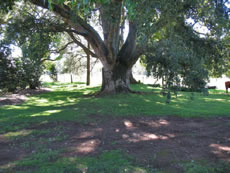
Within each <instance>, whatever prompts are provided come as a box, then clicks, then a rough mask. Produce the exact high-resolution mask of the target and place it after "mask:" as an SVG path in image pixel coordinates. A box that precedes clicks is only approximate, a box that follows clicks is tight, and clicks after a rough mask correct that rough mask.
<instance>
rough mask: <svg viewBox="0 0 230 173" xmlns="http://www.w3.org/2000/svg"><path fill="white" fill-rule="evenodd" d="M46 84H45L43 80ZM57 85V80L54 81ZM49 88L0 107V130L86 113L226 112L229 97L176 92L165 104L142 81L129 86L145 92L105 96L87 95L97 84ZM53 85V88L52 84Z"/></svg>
mask: <svg viewBox="0 0 230 173" xmlns="http://www.w3.org/2000/svg"><path fill="white" fill-rule="evenodd" d="M47 85H48V84H47ZM58 85H59V84H58ZM49 87H50V88H52V90H53V91H52V92H48V93H43V94H40V95H36V96H32V97H29V98H28V100H27V101H26V102H25V103H23V104H21V105H11V106H3V107H1V108H0V127H1V128H0V131H4V129H8V128H10V127H12V124H13V127H14V128H15V130H16V129H17V128H21V127H24V126H29V125H30V123H31V122H39V121H44V120H47V121H57V120H60V121H63V120H71V121H90V119H89V118H88V115H94V114H99V115H104V116H143V115H146V116H168V115H175V116H182V117H191V116H192V117H199V116H203V117H205V116H229V115H230V114H229V112H230V107H229V102H230V97H229V95H224V94H220V93H218V94H216V93H215V94H209V96H202V95H201V93H194V100H191V99H190V97H191V93H189V92H178V96H177V98H176V97H175V95H174V94H173V93H172V99H171V101H170V103H169V104H166V96H163V95H161V94H160V89H159V88H153V87H150V86H146V85H143V84H139V85H133V86H131V87H132V89H135V90H136V91H142V92H147V93H140V94H119V95H111V96H105V97H94V96H87V97H85V95H87V94H88V93H90V94H91V93H95V92H97V91H99V89H100V88H99V87H86V86H85V85H84V84H81V83H74V84H60V86H56V85H54V84H53V85H50V86H49ZM55 87H56V88H55Z"/></svg>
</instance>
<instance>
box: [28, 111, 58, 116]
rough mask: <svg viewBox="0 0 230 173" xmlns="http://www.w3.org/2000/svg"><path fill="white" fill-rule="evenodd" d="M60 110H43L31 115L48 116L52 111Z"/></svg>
mask: <svg viewBox="0 0 230 173" xmlns="http://www.w3.org/2000/svg"><path fill="white" fill-rule="evenodd" d="M58 112H61V110H48V111H44V112H40V113H37V114H32V115H31V117H36V116H50V115H52V114H54V113H58Z"/></svg>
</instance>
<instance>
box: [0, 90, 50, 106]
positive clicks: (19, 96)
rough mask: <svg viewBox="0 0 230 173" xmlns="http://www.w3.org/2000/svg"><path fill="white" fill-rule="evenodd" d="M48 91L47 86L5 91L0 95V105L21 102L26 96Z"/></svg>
mask: <svg viewBox="0 0 230 173" xmlns="http://www.w3.org/2000/svg"><path fill="white" fill-rule="evenodd" d="M49 91H50V89H48V88H42V89H36V90H32V89H25V90H21V91H18V92H16V93H13V94H12V93H7V94H4V95H0V106H4V105H16V104H21V103H23V102H24V101H25V100H27V98H28V96H32V95H37V94H42V93H46V92H49Z"/></svg>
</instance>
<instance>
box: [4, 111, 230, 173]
mask: <svg viewBox="0 0 230 173" xmlns="http://www.w3.org/2000/svg"><path fill="white" fill-rule="evenodd" d="M91 119H92V122H94V123H86V124H79V123H73V122H63V123H46V122H44V123H42V124H39V125H33V126H31V127H30V128H29V129H23V130H22V131H20V132H18V133H19V134H20V135H19V136H17V137H15V138H9V137H7V135H6V134H0V168H5V167H10V166H12V165H10V164H9V163H11V162H13V161H15V160H20V159H22V158H23V157H25V156H28V155H30V154H31V153H36V152H37V150H38V146H40V147H43V146H45V147H47V148H49V149H50V150H56V149H60V148H61V149H65V152H63V154H62V157H70V156H72V157H83V156H96V155H99V154H101V153H102V152H103V151H110V150H117V149H118V150H121V151H122V152H124V153H127V154H128V155H130V156H132V157H134V158H135V159H136V162H137V163H138V164H140V165H143V166H144V167H150V168H154V169H155V168H156V169H159V170H164V171H166V172H167V171H168V172H170V173H174V172H175V173H179V172H184V171H183V163H185V162H192V161H194V160H204V161H207V162H212V163H217V162H219V161H221V160H223V161H227V162H230V117H228V118H227V117H226V118H209V119H203V118H186V119H185V118H179V117H165V118H164V117H160V118H159V117H139V118H138V117H127V118H112V117H109V118H106V117H101V116H97V115H92V116H91ZM34 131H36V132H40V133H36V134H35V133H33V132H34ZM42 132H44V133H42ZM8 136H10V135H9V134H8ZM11 136H13V135H11ZM15 136H16V135H15ZM0 172H1V169H0Z"/></svg>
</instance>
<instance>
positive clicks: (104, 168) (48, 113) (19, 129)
mask: <svg viewBox="0 0 230 173" xmlns="http://www.w3.org/2000/svg"><path fill="white" fill-rule="evenodd" d="M44 86H45V87H49V88H51V89H52V92H48V93H44V94H40V95H34V96H31V97H29V99H28V100H27V101H26V102H24V103H22V104H20V105H8V106H2V107H0V172H1V171H2V172H41V173H43V172H47V173H52V172H55V173H64V172H87V173H113V172H114V173H119V172H130V173H131V172H136V173H142V172H143V173H145V172H156V173H167V172H170V170H171V172H173V171H175V172H177V171H182V172H183V171H184V172H186V173H190V172H194V173H206V172H207V173H225V172H226V171H228V172H230V166H229V164H228V160H229V161H230V155H229V153H230V149H228V148H230V146H229V143H230V136H229V135H228V133H227V132H226V130H228V129H229V130H230V119H229V117H230V95H226V94H224V91H218V90H210V94H209V96H203V95H202V94H201V93H189V92H179V93H178V95H177V97H176V96H174V95H172V99H171V102H170V104H166V98H165V97H164V96H162V95H161V94H160V91H161V89H160V88H152V87H150V86H147V85H141V84H140V85H133V86H132V89H133V90H136V91H141V93H140V94H120V95H113V96H106V97H95V96H90V94H92V93H94V92H96V91H98V90H99V87H86V86H85V85H84V84H81V83H74V84H61V83H58V84H55V83H46V84H44ZM171 117H172V118H173V119H170V118H171ZM150 122H152V124H151V123H150ZM122 123H123V124H122ZM183 123H184V124H185V126H184V127H182V126H180V124H182V125H183ZM186 123H187V124H186ZM147 126H149V129H147V128H146V127H147ZM222 126H223V128H222ZM110 127H111V128H110ZM156 127H160V128H161V129H160V130H159V131H158V133H157V134H156V133H153V132H154V131H156V129H155V128H156ZM166 127H167V128H166ZM177 127H178V129H180V128H181V133H182V132H183V139H179V135H178V132H177V131H176V130H177ZM186 127H188V128H187V129H190V130H191V131H187V130H186ZM214 127H215V128H216V129H214ZM217 127H220V128H217ZM207 128H213V129H212V130H210V131H209V133H212V134H209V133H208V131H207V132H205V134H203V133H204V132H203V131H204V130H207ZM105 129H106V130H105ZM184 129H185V130H184ZM217 129H218V130H217ZM110 130H114V131H115V132H117V133H121V136H119V135H117V134H114V135H111V134H113V133H115V132H114V131H111V132H110ZM157 130H158V129H157ZM164 130H167V133H166V132H164ZM220 130H222V131H223V132H222V131H220ZM104 131H106V132H104ZM184 131H185V132H184ZM215 132H216V133H217V134H216V135H217V137H218V135H219V138H220V139H216V138H217V137H216V138H214V137H213V135H215ZM199 133H200V134H199ZM166 134H167V135H166ZM201 134H202V135H203V136H206V137H207V140H206V142H207V143H204V142H200V147H201V146H203V145H205V146H206V145H207V146H209V147H210V148H215V149H216V150H217V149H219V148H221V147H222V148H224V147H225V148H224V149H223V152H222V151H221V152H222V153H221V154H222V155H221V154H219V155H218V154H215V157H216V158H215V159H216V160H215V159H211V160H209V157H208V154H209V152H212V153H215V151H216V150H215V151H214V149H213V150H212V151H210V149H209V150H207V152H206V153H204V154H203V155H202V156H204V159H198V158H199V157H200V156H199V157H198V156H194V155H192V154H191V153H190V154H188V155H189V156H191V158H197V159H196V160H193V159H191V158H190V157H189V156H186V157H184V159H183V160H178V159H179V158H183V156H184V155H185V153H183V151H178V152H176V153H174V152H173V150H175V148H177V147H184V146H187V147H188V148H187V149H186V152H188V153H189V152H190V150H189V147H190V145H191V146H196V144H195V143H194V144H193V143H192V142H191V140H190V139H187V138H188V137H189V138H194V139H196V140H198V141H199V140H200V139H202V135H201ZM154 135H155V136H154ZM199 135H201V136H199ZM131 136H133V137H132V138H131ZM175 136H176V137H178V141H184V143H186V142H188V141H187V140H189V142H190V143H189V145H187V144H183V145H182V144H180V145H178V143H179V142H178V141H177V140H175V139H176V137H175ZM120 137H121V139H122V140H121V139H120ZM134 137H135V138H134ZM156 139H160V141H161V142H165V141H167V140H168V143H162V144H161V145H162V146H163V145H167V146H165V148H158V149H159V150H158V151H156V152H155V153H151V155H148V154H149V150H150V148H153V146H155V145H156V143H152V142H153V141H154V142H155V141H156ZM166 139H167V140H166ZM214 140H215V141H214ZM218 140H219V143H218ZM156 142H158V141H156ZM198 143H199V142H198ZM134 144H135V145H134ZM220 144H222V145H220ZM181 145H182V146H181ZM169 146H174V147H175V148H170V147H169ZM138 147H139V148H140V149H139V148H138ZM155 147H156V148H157V147H159V146H158V145H156V146H155ZM96 148H97V149H96ZM130 148H131V149H130ZM142 148H144V150H143V152H142V153H141V154H138V151H142ZM196 148H197V152H198V153H199V150H198V149H199V147H196ZM206 148H207V147H206ZM206 148H204V150H205V151H206ZM129 149H130V151H129ZM216 152H217V151H216ZM143 153H145V154H143ZM181 154H184V155H181ZM205 154H207V156H206V155H205ZM174 156H175V158H174V159H173V160H170V161H169V160H168V158H170V157H171V158H172V157H174ZM216 161H218V164H214V163H216ZM164 162H167V163H164ZM156 163H157V164H156ZM164 164H166V165H164ZM172 165H173V166H172ZM169 169H170V170H169ZM171 172H170V173H171ZM226 173H227V172H226Z"/></svg>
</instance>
